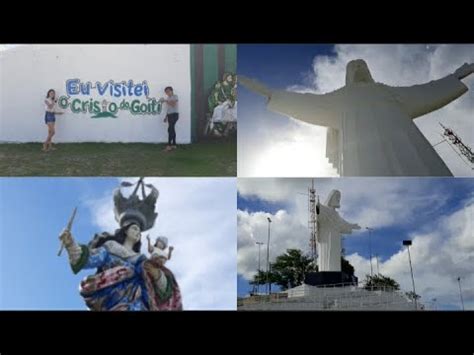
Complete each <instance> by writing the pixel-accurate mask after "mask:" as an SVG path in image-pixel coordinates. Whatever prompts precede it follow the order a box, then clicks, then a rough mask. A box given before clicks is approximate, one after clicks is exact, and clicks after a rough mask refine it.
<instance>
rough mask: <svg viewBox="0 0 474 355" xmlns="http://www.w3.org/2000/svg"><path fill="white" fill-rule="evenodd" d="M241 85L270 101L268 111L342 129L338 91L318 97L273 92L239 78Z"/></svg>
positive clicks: (253, 81) (308, 94)
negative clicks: (338, 111)
mask: <svg viewBox="0 0 474 355" xmlns="http://www.w3.org/2000/svg"><path fill="white" fill-rule="evenodd" d="M239 83H241V84H243V85H244V86H245V87H247V88H248V89H250V90H252V91H255V92H256V93H258V94H260V95H263V96H265V97H266V98H267V99H268V109H269V110H271V111H274V112H277V113H280V114H283V115H285V116H289V117H293V118H295V119H297V120H300V121H303V122H307V123H311V124H315V125H318V126H324V127H331V128H335V129H338V128H340V118H339V116H338V114H337V108H338V107H340V106H341V105H340V101H339V94H338V93H337V91H335V92H332V93H328V94H323V95H317V94H311V93H298V92H292V91H285V90H272V89H270V88H268V87H267V86H265V85H264V84H262V83H260V82H258V81H257V80H253V79H249V78H246V77H242V76H239Z"/></svg>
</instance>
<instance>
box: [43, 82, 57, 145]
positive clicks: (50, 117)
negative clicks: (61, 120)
mask: <svg viewBox="0 0 474 355" xmlns="http://www.w3.org/2000/svg"><path fill="white" fill-rule="evenodd" d="M57 102H58V99H56V92H55V91H54V90H53V89H50V90H48V93H47V94H46V99H45V100H44V103H45V109H46V113H45V115H44V123H46V125H47V126H48V136H47V137H46V141H45V142H44V143H43V149H42V150H43V152H47V151H48V150H56V148H53V142H52V139H53V136H54V134H55V133H56V131H55V129H54V124H55V123H56V116H55V113H59V114H60V113H61V112H55V110H54V109H55V106H56V103H57Z"/></svg>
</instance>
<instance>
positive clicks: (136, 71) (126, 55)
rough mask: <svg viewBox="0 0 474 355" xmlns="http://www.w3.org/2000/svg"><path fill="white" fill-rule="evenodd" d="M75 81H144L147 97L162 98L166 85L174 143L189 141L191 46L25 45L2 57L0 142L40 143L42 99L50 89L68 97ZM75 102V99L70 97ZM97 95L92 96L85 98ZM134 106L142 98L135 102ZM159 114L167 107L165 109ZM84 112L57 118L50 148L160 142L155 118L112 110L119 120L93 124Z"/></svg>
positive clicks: (159, 120) (161, 131) (163, 132)
mask: <svg viewBox="0 0 474 355" xmlns="http://www.w3.org/2000/svg"><path fill="white" fill-rule="evenodd" d="M74 78H78V79H80V80H81V82H84V83H85V82H87V81H90V82H92V84H95V82H97V81H99V82H101V83H102V84H104V83H105V82H107V81H109V80H114V81H115V82H122V81H127V82H128V80H133V81H134V83H141V82H142V81H144V80H146V81H147V82H148V86H149V88H150V97H155V98H157V99H158V98H160V97H163V96H164V92H163V90H164V88H165V87H166V86H172V87H173V88H174V90H175V93H176V94H177V95H178V96H179V100H180V103H179V110H180V118H179V121H178V123H177V125H176V132H177V142H178V144H179V143H189V142H190V141H191V73H190V46H189V45H25V46H19V47H15V48H12V49H8V50H5V51H0V141H2V142H42V141H44V139H45V137H46V133H47V128H46V125H45V123H44V115H45V109H44V99H45V96H46V92H47V91H48V89H50V88H53V89H55V90H56V93H57V94H59V95H65V94H66V80H68V79H74ZM74 97H76V96H74ZM88 97H92V98H94V99H97V100H99V101H102V100H103V99H104V98H105V99H107V100H109V101H113V102H116V103H120V102H121V101H122V100H123V99H124V98H125V99H126V100H127V101H132V100H134V99H136V97H129V96H127V97H119V98H114V97H111V96H110V95H109V94H104V96H100V95H99V94H98V93H97V90H92V91H91V95H89V96H77V98H82V99H86V98H88ZM138 99H140V101H142V102H146V99H145V98H144V97H143V96H142V97H138ZM163 108H165V106H164V107H163ZM92 115H93V114H90V113H85V114H83V113H77V114H75V113H72V112H71V110H70V109H68V110H67V111H66V113H65V114H63V115H56V136H55V137H54V141H56V142H149V143H157V142H166V141H167V137H168V133H167V127H168V126H167V124H166V123H164V122H163V118H164V115H165V109H164V110H163V111H162V113H161V114H160V115H153V116H152V115H139V116H134V115H132V114H131V113H129V112H128V111H121V110H119V111H118V114H117V118H96V119H93V118H91V116H92Z"/></svg>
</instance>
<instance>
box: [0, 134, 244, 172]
mask: <svg viewBox="0 0 474 355" xmlns="http://www.w3.org/2000/svg"><path fill="white" fill-rule="evenodd" d="M54 146H55V147H56V148H57V150H55V151H50V152H42V151H41V147H42V144H40V143H22V144H0V175H1V176H236V174H237V145H236V142H235V140H234V141H226V142H221V141H219V142H217V141H215V142H214V141H210V142H202V143H201V142H200V143H193V144H187V145H180V146H178V149H176V150H174V151H172V152H165V151H164V148H165V144H146V143H64V144H58V145H54Z"/></svg>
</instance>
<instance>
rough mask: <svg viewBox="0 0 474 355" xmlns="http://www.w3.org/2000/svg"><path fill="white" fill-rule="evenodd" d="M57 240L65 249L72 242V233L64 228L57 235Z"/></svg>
mask: <svg viewBox="0 0 474 355" xmlns="http://www.w3.org/2000/svg"><path fill="white" fill-rule="evenodd" d="M59 240H60V241H61V242H62V243H63V244H64V247H65V248H66V249H67V248H68V247H70V246H71V245H73V244H74V238H73V237H72V234H71V232H70V231H68V230H67V229H64V230H63V231H62V232H61V234H60V235H59Z"/></svg>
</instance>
